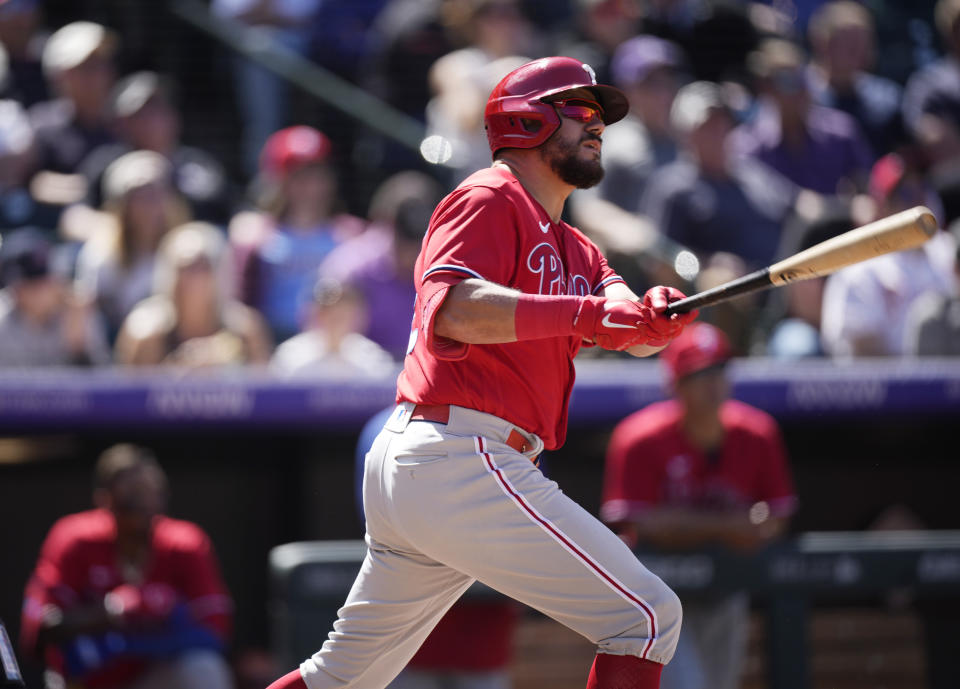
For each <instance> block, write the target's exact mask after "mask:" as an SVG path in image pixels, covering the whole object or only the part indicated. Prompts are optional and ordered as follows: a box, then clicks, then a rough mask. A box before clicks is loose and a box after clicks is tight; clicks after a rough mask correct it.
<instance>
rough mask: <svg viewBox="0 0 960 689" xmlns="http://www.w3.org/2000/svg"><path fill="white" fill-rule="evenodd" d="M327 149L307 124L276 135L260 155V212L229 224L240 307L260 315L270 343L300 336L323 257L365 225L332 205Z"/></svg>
mask: <svg viewBox="0 0 960 689" xmlns="http://www.w3.org/2000/svg"><path fill="white" fill-rule="evenodd" d="M332 153H333V144H332V142H331V141H330V139H329V137H327V135H326V134H324V133H323V132H321V131H320V130H318V129H315V128H313V127H309V126H306V125H294V126H292V127H286V128H284V129H281V130H279V131H276V132H274V133H273V134H271V135H270V138H269V139H267V143H266V145H265V146H264V147H263V150H262V151H261V155H260V175H259V177H258V179H257V180H256V184H255V185H254V186H255V187H256V186H259V192H260V193H259V196H258V198H257V199H256V202H257V205H258V206H259V208H258V209H257V210H255V211H241V212H240V213H238V214H237V215H235V216H234V217H233V218H232V219H231V221H230V227H229V234H230V238H231V241H232V242H233V243H234V246H235V247H236V249H237V254H238V258H237V261H238V266H239V269H238V271H239V283H240V284H239V291H240V297H241V299H242V300H243V301H244V303H246V304H249V305H250V306H253V307H255V308H257V309H259V310H260V312H261V313H262V314H263V315H264V317H265V318H266V319H267V323H268V324H269V325H270V329H271V331H272V334H273V336H274V338H275V341H277V342H282V341H284V340H286V339H288V338H290V337H293V336H294V335H296V334H297V333H298V332H300V330H301V328H302V326H303V325H304V321H303V319H302V315H303V314H302V312H301V311H300V306H301V305H302V304H304V303H307V301H306V298H307V297H308V296H309V292H310V290H311V289H312V288H313V285H314V281H315V280H316V272H317V270H318V268H319V266H320V264H321V263H322V262H323V260H324V259H325V258H326V257H327V256H328V254H329V253H330V252H331V251H332V250H333V249H334V248H335V247H337V246H339V245H340V244H341V243H342V242H344V241H345V240H346V239H348V238H350V237H354V236H356V235H359V234H360V232H362V230H363V229H364V223H363V221H362V220H361V219H360V218H357V217H355V216H353V215H350V214H349V213H344V212H341V209H340V208H339V207H338V196H337V177H336V169H335V168H334V166H333V165H332V163H331V159H330V157H331V155H332Z"/></svg>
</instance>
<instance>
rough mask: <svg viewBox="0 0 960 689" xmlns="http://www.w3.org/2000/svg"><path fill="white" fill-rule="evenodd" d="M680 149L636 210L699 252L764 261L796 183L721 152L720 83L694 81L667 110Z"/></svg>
mask: <svg viewBox="0 0 960 689" xmlns="http://www.w3.org/2000/svg"><path fill="white" fill-rule="evenodd" d="M671 121H672V123H673V126H674V129H675V130H676V131H677V132H679V133H680V134H681V141H682V145H683V148H684V149H685V153H684V156H683V158H682V159H680V160H678V161H676V162H674V163H672V164H670V165H668V166H667V167H665V168H663V170H662V171H661V172H660V173H658V174H657V175H656V176H655V177H654V178H653V179H652V180H651V181H650V183H649V184H648V186H647V192H646V194H644V197H643V200H642V201H641V212H642V213H644V214H645V215H647V216H648V217H650V219H651V220H652V221H653V222H654V223H655V224H656V225H657V227H659V228H660V230H661V231H662V232H664V233H665V234H666V235H667V236H669V237H670V238H671V239H673V240H674V241H676V242H679V243H680V244H683V245H684V246H687V247H689V248H690V249H691V250H692V251H694V252H696V253H698V254H700V255H701V262H703V261H702V259H703V258H706V257H707V256H709V255H710V254H713V253H715V252H719V251H723V252H729V253H733V254H736V255H737V256H739V257H740V258H742V259H743V260H744V261H745V262H746V263H747V265H748V267H749V266H754V267H760V266H762V265H766V264H767V263H768V262H769V261H770V260H771V259H772V258H773V256H774V252H775V251H776V249H777V246H778V245H779V242H780V230H781V225H782V223H783V221H784V219H785V218H786V217H787V216H788V215H789V213H790V212H791V210H792V206H793V202H794V199H795V197H796V193H797V189H796V187H795V186H794V185H792V184H790V183H789V182H787V181H786V180H784V179H782V178H781V177H780V176H779V175H777V174H776V173H775V172H773V171H772V170H769V169H767V168H766V167H765V166H763V165H761V164H760V163H757V162H756V161H752V160H736V159H733V158H731V157H730V156H729V155H728V153H727V150H726V142H727V139H728V136H729V135H730V133H731V131H732V127H733V118H732V116H731V113H730V109H729V108H728V107H727V105H726V103H725V100H724V97H723V95H722V92H721V89H720V87H719V86H718V85H717V84H713V83H712V82H694V83H692V84H688V85H687V86H684V87H683V88H682V89H680V91H679V93H678V94H677V97H676V99H675V100H674V103H673V108H672V109H671Z"/></svg>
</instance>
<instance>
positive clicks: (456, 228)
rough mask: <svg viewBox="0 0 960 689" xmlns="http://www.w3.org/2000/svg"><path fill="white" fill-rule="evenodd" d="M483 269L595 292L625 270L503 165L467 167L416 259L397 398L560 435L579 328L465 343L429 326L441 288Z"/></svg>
mask: <svg viewBox="0 0 960 689" xmlns="http://www.w3.org/2000/svg"><path fill="white" fill-rule="evenodd" d="M466 278H480V279H483V280H487V281H490V282H494V283H497V284H500V285H504V286H506V287H512V288H514V289H517V290H520V291H521V292H527V293H531V294H550V295H565V294H566V295H579V296H586V295H591V294H598V293H600V292H602V290H603V288H604V287H606V286H607V285H609V284H612V283H614V282H622V279H621V278H620V277H619V276H618V275H617V274H616V273H614V272H613V270H611V269H610V267H609V266H608V265H607V262H606V260H605V259H604V257H603V256H602V255H601V253H600V250H599V249H598V248H597V247H596V246H595V245H594V244H593V243H592V242H591V241H590V240H589V239H587V238H586V237H585V236H584V235H583V234H582V233H581V232H580V231H579V230H577V229H576V228H574V227H572V226H570V225H568V224H567V223H565V222H562V221H561V222H559V223H554V222H552V221H551V220H550V216H549V215H547V212H546V211H545V210H544V209H543V207H542V206H541V205H540V204H539V203H538V202H537V201H536V200H535V199H534V198H533V197H532V196H531V195H530V194H529V193H527V191H526V190H525V189H524V188H523V186H522V185H521V184H520V182H519V181H518V180H517V179H516V177H514V176H513V175H512V174H511V173H510V172H509V171H508V170H506V169H504V168H502V167H490V168H486V169H483V170H480V171H479V172H476V173H474V174H473V175H471V176H470V177H468V178H467V179H466V180H464V181H463V182H462V183H461V184H460V186H458V187H457V188H456V189H455V190H454V191H453V192H451V193H450V194H449V195H448V196H447V197H446V198H444V200H443V201H442V202H441V203H440V205H438V206H437V208H436V210H435V211H434V213H433V216H432V217H431V219H430V225H429V228H428V229H427V234H426V236H425V237H424V240H423V247H422V250H421V252H420V256H419V257H418V259H417V264H416V269H415V273H414V279H415V282H416V286H417V298H416V308H415V312H414V318H413V328H412V331H411V335H410V345H409V346H408V350H407V356H406V358H405V360H404V368H403V371H401V373H400V377H399V379H398V384H397V401H409V402H417V403H425V404H453V405H457V406H462V407H468V408H470V409H475V410H478V411H482V412H487V413H489V414H493V415H495V416H498V417H500V418H502V419H506V420H507V421H510V422H511V423H513V424H515V425H517V426H519V427H520V428H522V429H524V430H526V431H528V432H531V433H535V434H537V435H538V436H540V438H541V439H542V440H543V442H544V447H545V448H546V449H555V448H557V447H559V446H560V445H562V444H563V441H564V438H565V437H566V430H567V410H568V405H569V400H570V392H571V390H572V388H573V382H574V367H573V358H574V357H575V356H576V354H577V352H578V351H579V349H580V346H581V339H580V338H579V337H577V336H565V337H551V338H545V339H538V340H526V341H522V342H507V343H502V344H483V345H477V344H474V345H471V344H466V343H462V342H455V341H452V340H448V339H445V338H442V337H438V336H436V335H435V334H434V333H433V319H434V316H435V315H436V313H437V310H438V309H439V306H440V304H441V303H442V300H443V298H444V297H445V295H446V289H447V288H449V287H450V286H452V285H453V284H455V283H456V282H459V281H460V280H463V279H466Z"/></svg>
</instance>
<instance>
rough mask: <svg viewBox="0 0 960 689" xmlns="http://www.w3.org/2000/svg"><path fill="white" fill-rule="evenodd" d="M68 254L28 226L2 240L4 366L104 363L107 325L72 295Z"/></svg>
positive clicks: (0, 350)
mask: <svg viewBox="0 0 960 689" xmlns="http://www.w3.org/2000/svg"><path fill="white" fill-rule="evenodd" d="M65 259H66V256H65V254H62V253H58V252H57V251H56V250H55V247H54V245H53V244H52V243H51V242H50V241H49V240H48V239H47V238H46V237H44V235H43V233H42V232H40V231H39V230H36V229H33V228H23V229H20V230H17V231H15V232H12V233H10V234H9V235H8V236H6V237H4V239H3V243H2V245H0V283H2V285H3V287H4V288H3V290H2V291H0V366H3V367H32V366H66V365H103V364H108V363H109V362H110V349H109V346H108V344H107V339H106V334H105V332H104V329H103V327H102V326H103V324H102V322H101V321H100V319H99V318H98V317H97V315H96V314H95V313H94V312H92V311H91V310H90V306H89V305H85V304H82V303H80V302H79V301H78V300H77V299H76V298H75V297H73V296H72V295H71V294H70V291H69V286H68V283H67V275H66V272H67V271H66V266H65V265H61V264H65V263H66V260H65Z"/></svg>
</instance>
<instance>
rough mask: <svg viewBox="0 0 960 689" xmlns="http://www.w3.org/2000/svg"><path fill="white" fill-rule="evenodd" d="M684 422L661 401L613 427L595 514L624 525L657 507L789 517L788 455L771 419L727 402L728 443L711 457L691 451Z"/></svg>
mask: <svg viewBox="0 0 960 689" xmlns="http://www.w3.org/2000/svg"><path fill="white" fill-rule="evenodd" d="M682 414H683V410H682V407H681V405H680V403H679V402H677V401H676V400H666V401H663V402H656V403H654V404H651V405H649V406H647V407H646V408H644V409H641V410H640V411H638V412H634V413H633V414H631V415H630V416H628V417H626V418H625V419H623V420H622V421H621V422H620V423H619V424H617V426H616V428H615V429H614V431H613V435H612V436H611V438H610V443H609V445H608V447H607V457H606V470H605V475H604V487H603V501H602V504H601V508H600V515H601V517H602V518H603V519H604V520H605V521H607V522H618V521H623V520H628V519H631V518H632V517H635V516H636V515H637V514H639V513H641V512H642V511H643V510H644V509H648V508H650V507H652V506H655V505H678V506H690V507H703V508H712V509H721V510H722V509H730V508H734V507H749V506H750V505H752V504H754V503H756V502H760V501H765V502H767V503H768V504H769V507H770V513H771V515H772V516H775V517H784V516H787V515H789V514H790V513H792V512H793V510H794V509H795V506H796V495H795V494H794V490H793V481H792V478H791V476H790V469H789V466H788V464H787V456H786V450H785V448H784V445H783V440H782V438H781V435H780V429H779V427H778V426H777V424H776V422H775V421H774V419H773V418H772V417H771V416H770V415H769V414H767V413H766V412H764V411H762V410H760V409H757V408H755V407H752V406H750V405H747V404H744V403H743V402H739V401H737V400H727V401H726V402H724V404H723V406H722V407H721V410H720V419H721V421H722V423H723V426H724V428H725V430H726V436H725V439H724V442H723V446H722V447H721V448H720V450H719V452H718V453H717V454H716V456H708V455H706V454H704V452H703V451H702V450H699V449H697V448H695V447H693V446H692V445H691V444H690V443H689V441H688V440H687V439H686V436H685V435H684V434H683V432H682V430H681V426H680V423H681V418H682Z"/></svg>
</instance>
